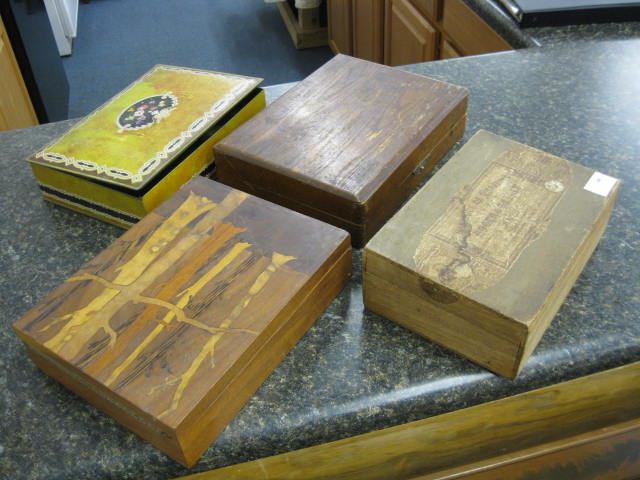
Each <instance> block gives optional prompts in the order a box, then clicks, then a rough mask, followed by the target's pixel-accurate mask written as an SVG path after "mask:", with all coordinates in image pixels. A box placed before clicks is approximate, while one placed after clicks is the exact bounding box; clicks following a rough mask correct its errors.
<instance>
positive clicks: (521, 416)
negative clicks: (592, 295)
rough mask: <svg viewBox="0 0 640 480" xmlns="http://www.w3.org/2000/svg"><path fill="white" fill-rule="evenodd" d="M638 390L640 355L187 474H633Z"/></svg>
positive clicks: (639, 426)
mask: <svg viewBox="0 0 640 480" xmlns="http://www.w3.org/2000/svg"><path fill="white" fill-rule="evenodd" d="M638 398H640V364H638V363H633V364H629V365H626V366H624V367H620V368H616V369H612V370H607V371H604V372H600V373H597V374H593V375H587V376H584V377H581V378H578V379H575V380H571V381H568V382H563V383H559V384H556V385H552V386H548V387H544V388H540V389H536V390H532V391H529V392H526V393H522V394H520V395H515V396H512V397H508V398H505V399H502V400H497V401H493V402H488V403H484V404H481V405H476V406H474V407H470V408H465V409H461V410H457V411H454V412H451V413H446V414H444V415H438V416H435V417H431V418H427V419H424V420H418V421H415V422H410V423H406V424H404V425H398V426H395V427H391V428H386V429H383V430H378V431H375V432H371V433H367V434H364V435H358V436H355V437H351V438H346V439H343V440H338V441H335V442H330V443H325V444H323V445H317V446H314V447H309V448H305V449H303V450H297V451H293V452H288V453H284V454H281V455H276V456H273V457H267V458H263V459H259V460H255V461H252V462H247V463H242V464H238V465H232V466H229V467H225V468H221V469H217V470H213V471H210V472H205V473H200V474H196V475H192V476H189V477H184V478H185V480H186V479H187V478H188V479H189V480H218V479H225V480H235V479H243V480H249V479H265V478H269V479H272V480H281V479H305V480H329V479H335V478H340V479H342V480H356V479H364V478H366V479H370V480H387V479H395V480H403V479H418V478H420V479H424V480H427V479H429V480H436V479H439V480H445V479H449V480H452V479H454V478H465V479H466V478H469V479H474V480H475V479H476V478H477V479H478V480H479V479H489V478H491V479H498V478H504V479H505V480H506V479H508V480H512V479H518V480H537V479H540V480H542V479H545V480H548V479H552V480H555V479H563V480H565V479H578V478H579V479H583V478H584V479H591V478H594V479H596V478H597V479H631V478H636V476H637V475H638V474H639V473H640V457H639V456H638V451H639V450H638V449H637V445H638V440H639V439H640V438H639V437H640V403H639V402H638ZM554 473H555V476H554ZM476 474H477V475H478V476H477V477H476V476H474V475H476ZM599 475H601V476H599Z"/></svg>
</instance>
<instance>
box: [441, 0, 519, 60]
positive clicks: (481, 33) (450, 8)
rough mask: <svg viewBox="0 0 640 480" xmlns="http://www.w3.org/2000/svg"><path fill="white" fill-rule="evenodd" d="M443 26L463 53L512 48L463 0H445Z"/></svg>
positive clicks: (477, 53) (471, 53)
mask: <svg viewBox="0 0 640 480" xmlns="http://www.w3.org/2000/svg"><path fill="white" fill-rule="evenodd" d="M442 26H443V29H444V31H445V33H446V34H447V35H448V36H449V38H451V39H452V40H453V43H454V44H455V45H456V47H457V50H458V51H459V52H460V53H461V54H462V55H479V54H482V53H490V52H499V51H502V50H511V46H510V45H509V44H508V43H507V42H506V41H505V40H504V39H503V38H502V37H501V36H500V35H498V34H497V33H496V32H495V31H494V30H493V29H492V28H491V27H490V26H489V25H487V24H486V23H485V22H484V20H482V19H481V18H480V17H479V16H478V15H477V14H476V13H475V12H474V11H473V10H471V9H470V8H469V7H467V5H465V4H464V2H463V1H462V0H444V9H443V14H442Z"/></svg>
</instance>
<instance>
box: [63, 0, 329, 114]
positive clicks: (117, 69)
mask: <svg viewBox="0 0 640 480" xmlns="http://www.w3.org/2000/svg"><path fill="white" fill-rule="evenodd" d="M331 57H332V53H331V51H330V50H329V48H328V47H321V48H313V49H307V50H296V49H295V48H294V46H293V43H292V41H291V38H290V37H289V34H288V32H287V30H286V28H285V25H284V22H283V21H282V18H281V17H280V13H279V11H278V8H277V6H276V5H273V4H265V3H264V2H263V0H92V1H91V3H89V4H82V3H81V4H80V10H79V18H78V37H77V38H76V40H75V41H74V49H73V54H72V55H71V56H70V57H66V58H64V60H63V64H64V67H65V70H66V72H67V77H68V79H69V86H70V102H69V116H70V118H73V117H77V116H80V115H85V114H87V113H89V112H90V111H91V110H93V109H94V108H96V107H97V106H99V105H100V104H102V103H103V102H104V101H106V100H108V99H109V98H110V97H112V96H113V95H115V94H116V93H117V92H118V91H120V90H122V89H123V88H124V87H126V86H127V85H128V84H129V83H131V82H132V81H133V80H135V79H136V78H137V77H139V76H140V75H141V74H143V73H144V72H145V71H147V70H148V69H149V68H151V67H152V66H153V65H155V64H157V63H166V64H171V65H181V66H187V67H195V68H203V69H208V70H219V71H224V72H231V73H239V74H243V75H253V76H258V77H262V78H264V79H265V81H264V83H263V85H274V84H278V83H285V82H292V81H296V80H301V79H302V78H304V77H305V76H307V75H308V74H309V73H311V72H312V71H314V70H315V69H316V68H318V67H319V66H320V65H322V64H323V63H325V62H326V61H327V60H329V59H330V58H331Z"/></svg>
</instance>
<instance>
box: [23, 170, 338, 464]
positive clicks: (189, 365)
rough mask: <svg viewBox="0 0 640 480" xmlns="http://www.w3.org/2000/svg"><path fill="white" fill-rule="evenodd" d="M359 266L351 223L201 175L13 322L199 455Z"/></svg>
mask: <svg viewBox="0 0 640 480" xmlns="http://www.w3.org/2000/svg"><path fill="white" fill-rule="evenodd" d="M350 271H351V245H350V241H349V235H348V234H347V232H345V231H343V230H340V229H338V228H336V227H333V226H331V225H327V224H325V223H322V222H320V221H318V220H315V219H312V218H309V217H306V216H304V215H301V214H299V213H296V212H292V211H290V210H287V209H285V208H283V207H280V206H278V205H274V204H271V203H269V202H266V201H264V200H261V199H259V198H256V197H254V196H251V195H249V194H246V193H244V192H241V191H238V190H234V189H231V188H229V187H226V186H224V185H222V184H219V183H216V182H214V181H212V180H208V179H205V178H202V177H197V178H195V179H193V180H191V181H190V182H189V183H187V184H186V185H185V186H183V187H182V188H181V189H180V190H179V191H178V192H177V193H176V194H175V195H174V196H173V197H171V198H170V199H169V200H168V201H166V202H165V203H163V204H162V205H161V206H160V207H159V208H158V209H156V210H154V211H153V212H151V213H150V214H149V215H147V216H146V217H145V218H143V219H142V220H141V221H140V222H139V223H137V224H136V225H135V226H133V227H132V228H131V229H130V230H128V231H127V232H126V233H125V234H124V235H123V236H122V237H120V239H118V240H117V241H116V242H115V243H114V244H113V245H111V246H110V247H109V248H107V249H106V250H104V251H103V252H102V253H101V254H99V255H98V256H97V257H95V258H94V259H93V260H91V261H90V262H88V263H87V264H86V265H84V266H83V267H82V268H81V269H80V270H79V271H78V272H77V273H75V274H74V275H73V276H71V277H70V278H69V279H68V280H67V281H66V282H64V283H63V284H62V285H61V286H60V287H58V288H57V289H55V290H54V291H53V292H51V293H50V294H49V295H48V296H47V297H46V298H45V299H44V300H43V301H42V302H40V303H39V304H38V305H37V306H35V307H34V308H33V309H31V310H30V311H29V312H27V313H26V315H25V316H24V317H23V318H21V319H20V320H18V321H17V322H16V323H15V324H14V329H15V331H16V333H17V334H18V335H19V337H20V338H21V339H22V340H23V341H24V343H25V345H26V347H27V350H28V352H29V355H30V356H31V358H32V359H33V361H34V362H35V363H36V364H37V365H38V366H39V367H40V368H42V370H44V371H45V372H46V373H48V374H49V375H51V376H52V377H54V378H55V379H57V380H58V381H60V382H61V383H62V384H64V385H65V386H66V387H68V388H69V389H71V390H73V391H74V392H76V393H77V394H78V395H80V396H82V397H84V398H85V399H87V400H88V401H89V402H91V403H92V404H94V405H95V406H96V407H98V408H100V409H102V410H103V411H105V412H107V413H108V414H110V415H112V416H113V417H114V418H115V419H116V420H118V421H119V422H121V423H122V424H123V425H125V426H126V427H128V428H129V429H131V430H133V431H134V432H135V433H137V434H138V435H140V436H141V437H143V438H145V439H146V440H148V441H149V442H151V443H152V444H154V445H155V446H156V447H157V448H159V449H161V450H162V451H164V452H165V453H166V454H167V455H169V456H171V457H172V458H174V459H175V460H177V461H179V462H180V463H182V464H184V465H186V466H191V465H192V464H194V463H195V462H196V461H197V459H198V458H199V457H200V455H201V454H202V452H203V451H204V450H205V449H206V448H207V447H208V446H209V444H210V443H211V441H212V440H213V439H214V438H216V437H217V436H218V434H219V433H220V432H221V431H222V430H223V429H224V428H225V426H226V425H227V424H228V423H229V421H230V420H231V419H232V418H233V416H234V415H235V414H236V413H237V412H238V411H239V410H240V408H241V407H242V406H243V404H244V403H245V401H246V400H247V399H248V398H249V397H250V396H251V395H252V394H253V393H254V391H255V390H256V389H257V388H258V386H259V385H260V384H261V383H262V382H263V381H264V379H265V378H266V377H267V376H268V375H269V374H270V372H271V371H272V370H273V369H274V368H275V366H276V365H277V364H278V363H279V362H280V361H281V360H282V358H283V357H284V356H285V355H286V353H287V352H288V351H289V350H290V349H291V348H292V347H293V346H294V345H295V343H296V342H297V341H298V340H299V339H300V337H301V336H302V335H303V334H304V333H305V332H306V330H307V329H308V328H309V327H310V326H311V324H313V322H314V321H315V320H316V318H317V317H318V316H319V315H320V314H321V312H322V311H323V310H324V309H325V307H327V305H328V304H329V303H330V302H331V300H332V299H333V298H334V296H335V295H336V294H337V293H338V292H339V291H340V290H341V289H342V287H343V286H344V284H345V282H346V280H347V278H348V276H349V274H350ZM34 395H37V392H34Z"/></svg>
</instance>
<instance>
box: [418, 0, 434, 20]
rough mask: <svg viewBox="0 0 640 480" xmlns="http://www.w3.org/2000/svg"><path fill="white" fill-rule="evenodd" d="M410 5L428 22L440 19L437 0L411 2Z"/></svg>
mask: <svg viewBox="0 0 640 480" xmlns="http://www.w3.org/2000/svg"><path fill="white" fill-rule="evenodd" d="M411 3H412V4H413V6H414V7H416V8H417V9H418V11H419V12H420V13H421V14H422V15H424V16H425V17H427V18H428V19H429V20H432V21H434V22H435V21H438V20H439V19H440V17H439V14H440V9H439V8H438V7H439V3H440V2H439V0H411Z"/></svg>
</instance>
